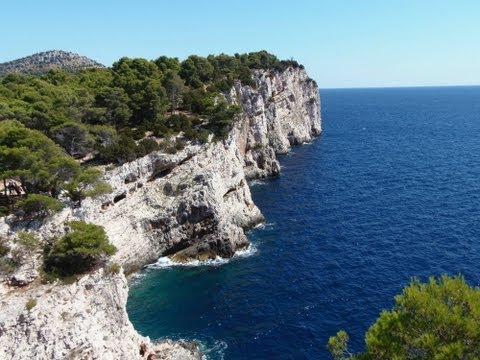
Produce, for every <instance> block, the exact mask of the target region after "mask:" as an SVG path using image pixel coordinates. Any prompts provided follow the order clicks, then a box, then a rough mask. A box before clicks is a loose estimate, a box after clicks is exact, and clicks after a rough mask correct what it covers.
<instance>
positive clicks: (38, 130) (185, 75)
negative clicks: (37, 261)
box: [0, 51, 301, 218]
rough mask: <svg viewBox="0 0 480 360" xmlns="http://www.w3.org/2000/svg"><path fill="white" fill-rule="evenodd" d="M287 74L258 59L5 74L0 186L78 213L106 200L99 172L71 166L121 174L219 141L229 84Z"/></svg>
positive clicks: (228, 117) (229, 110) (228, 113)
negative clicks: (64, 200) (105, 167)
mask: <svg viewBox="0 0 480 360" xmlns="http://www.w3.org/2000/svg"><path fill="white" fill-rule="evenodd" d="M289 66H292V67H301V65H298V63H296V62H295V61H293V60H290V61H280V60H278V59H277V58H276V57H275V56H274V55H271V54H269V53H267V52H265V51H260V52H255V53H249V54H243V55H239V54H235V55H234V56H228V55H224V54H222V55H218V56H213V55H210V56H208V57H200V56H195V55H192V56H190V57H188V58H187V59H186V60H184V61H179V60H178V59H177V58H169V57H165V56H161V57H159V58H158V59H156V60H154V61H149V60H145V59H130V58H122V59H120V60H119V61H117V62H115V63H114V64H113V66H112V67H111V68H90V69H83V70H80V71H77V72H67V71H62V70H50V71H49V72H48V73H46V74H44V75H39V76H27V75H20V74H16V73H10V74H7V75H5V76H3V77H0V179H4V180H3V181H4V185H5V186H6V185H7V184H6V183H5V179H15V180H17V181H18V182H20V184H21V185H20V186H19V187H18V188H17V189H15V191H14V195H15V192H16V193H17V194H20V193H22V194H27V195H28V194H42V195H43V196H50V197H52V198H58V196H59V195H60V194H62V193H63V194H66V195H67V196H68V197H70V199H71V200H72V201H73V202H74V203H75V204H79V203H80V202H81V200H82V199H83V198H85V197H86V196H93V195H97V194H100V193H102V192H107V191H108V190H109V189H108V187H107V186H106V185H105V184H102V183H100V182H98V178H99V176H100V174H99V173H98V172H97V173H95V172H94V171H90V172H87V173H85V167H84V166H80V163H85V164H86V163H93V164H99V163H112V162H113V163H119V164H121V163H124V162H127V161H131V160H134V159H135V158H137V157H139V156H144V155H146V154H148V153H149V152H151V151H154V150H157V149H163V150H164V151H166V152H168V153H174V152H176V151H177V150H179V149H181V148H182V147H183V146H184V143H185V141H188V140H192V141H199V142H206V141H207V139H208V138H209V135H210V134H212V135H213V138H214V139H223V138H225V137H226V135H227V134H228V131H229V129H230V128H231V126H232V123H233V119H234V116H235V114H236V113H237V112H238V110H239V108H238V107H236V106H231V105H229V104H228V103H227V101H226V99H225V97H224V95H223V94H224V93H225V92H227V91H229V90H230V89H231V87H232V86H233V85H234V82H235V81H236V80H240V81H241V82H242V83H243V84H247V85H250V86H255V85H256V84H255V81H254V77H253V71H254V70H255V69H270V70H284V69H286V68H287V67H289ZM172 135H175V136H172ZM80 160H81V161H80ZM3 196H4V198H3V200H2V202H3V204H0V215H1V213H3V214H5V213H8V212H9V211H11V210H12V206H11V201H10V199H5V198H7V191H6V190H5V193H4V194H3ZM0 200H1V199H0ZM34 200H35V201H34ZM21 205H22V207H21V209H20V210H21V211H20V213H19V214H20V215H21V216H22V217H24V218H33V217H44V216H46V215H48V214H49V213H51V212H53V211H55V210H58V209H59V205H58V204H56V203H55V202H53V201H49V200H48V199H46V198H42V197H36V198H35V199H32V200H29V201H27V202H24V203H22V204H21ZM35 209H39V211H38V214H37V213H36V212H35V211H34V210H35Z"/></svg>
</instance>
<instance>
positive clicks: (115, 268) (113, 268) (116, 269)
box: [107, 263, 122, 274]
mask: <svg viewBox="0 0 480 360" xmlns="http://www.w3.org/2000/svg"><path fill="white" fill-rule="evenodd" d="M120 270H122V267H121V266H120V264H118V263H113V264H110V266H109V267H108V268H107V273H109V274H119V273H120Z"/></svg>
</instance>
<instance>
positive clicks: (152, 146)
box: [136, 138, 158, 157]
mask: <svg viewBox="0 0 480 360" xmlns="http://www.w3.org/2000/svg"><path fill="white" fill-rule="evenodd" d="M155 150H158V143H157V142H156V141H155V140H154V139H152V138H146V139H143V140H141V141H140V142H139V143H138V145H137V150H136V152H137V156H138V157H141V156H145V155H148V154H150V153H151V152H152V151H155Z"/></svg>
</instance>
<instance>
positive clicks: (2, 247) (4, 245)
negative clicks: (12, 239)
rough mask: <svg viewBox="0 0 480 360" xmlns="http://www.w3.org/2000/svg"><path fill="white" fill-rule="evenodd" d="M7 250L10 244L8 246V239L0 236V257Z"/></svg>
mask: <svg viewBox="0 0 480 360" xmlns="http://www.w3.org/2000/svg"><path fill="white" fill-rule="evenodd" d="M9 251H10V246H8V240H7V239H5V238H4V237H3V236H0V257H1V256H5V255H7V254H8V253H9Z"/></svg>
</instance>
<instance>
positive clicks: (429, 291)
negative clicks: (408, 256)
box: [328, 276, 480, 360]
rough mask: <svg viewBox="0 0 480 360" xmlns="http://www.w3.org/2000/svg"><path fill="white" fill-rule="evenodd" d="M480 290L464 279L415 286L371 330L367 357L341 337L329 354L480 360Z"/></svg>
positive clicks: (342, 333) (414, 283) (331, 344)
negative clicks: (355, 352) (353, 348)
mask: <svg viewBox="0 0 480 360" xmlns="http://www.w3.org/2000/svg"><path fill="white" fill-rule="evenodd" d="M479 324H480V289H479V288H472V287H469V286H468V285H467V284H466V283H465V280H464V279H463V278H462V277H453V278H452V277H448V276H443V277H441V278H440V279H438V280H436V279H434V278H431V279H430V281H429V282H428V283H421V282H420V281H418V280H413V281H412V283H411V284H410V285H409V286H407V287H406V288H405V289H404V290H403V293H402V294H401V295H398V296H396V297H395V306H394V308H393V309H392V310H391V311H384V312H382V314H381V315H380V317H379V318H378V319H377V321H376V322H375V324H373V325H372V327H370V329H369V330H368V332H367V334H366V337H365V341H366V351H365V352H364V353H360V354H351V353H350V352H349V351H348V347H347V345H348V344H347V343H348V335H347V333H346V332H345V331H340V332H338V333H337V335H336V336H335V337H331V338H330V340H329V342H328V348H329V350H330V352H331V353H332V356H333V358H334V359H335V360H340V359H374V360H377V359H385V360H387V359H389V360H390V359H472V360H473V359H480V326H479Z"/></svg>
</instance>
